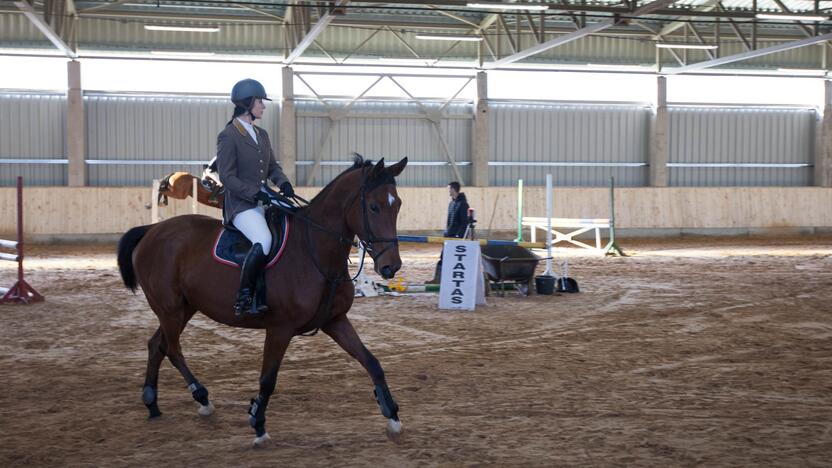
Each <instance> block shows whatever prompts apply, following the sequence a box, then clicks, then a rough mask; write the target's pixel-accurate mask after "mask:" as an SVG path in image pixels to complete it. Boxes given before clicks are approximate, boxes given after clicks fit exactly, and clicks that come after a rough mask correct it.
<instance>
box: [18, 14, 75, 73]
mask: <svg viewBox="0 0 832 468" xmlns="http://www.w3.org/2000/svg"><path fill="white" fill-rule="evenodd" d="M14 5H15V6H16V7H17V8H18V9H19V10H20V11H21V12H22V13H23V15H24V16H26V18H29V21H31V22H32V24H34V25H35V27H36V28H38V30H40V32H41V33H43V35H44V36H46V38H47V39H49V42H51V43H52V44H53V45H54V46H55V47H57V48H58V50H60V51H61V52H63V54H64V55H66V56H67V57H69V58H71V59H76V58H78V54H76V53H75V51H74V50H72V47H70V46H69V45H68V44H67V43H66V42H64V40H63V38H61V36H60V34H58V33H56V32H55V31H54V30H53V29H52V28H51V27H50V26H49V25H48V24H47V23H46V21H44V19H43V18H41V17H40V15H38V14H37V13H36V12H35V9H34V8H32V5H30V4H29V3H28V2H24V1H22V0H21V1H16V2H14Z"/></svg>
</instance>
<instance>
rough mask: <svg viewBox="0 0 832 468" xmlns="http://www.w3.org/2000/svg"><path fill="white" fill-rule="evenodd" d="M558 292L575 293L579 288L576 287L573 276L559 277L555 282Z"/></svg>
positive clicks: (576, 283)
mask: <svg viewBox="0 0 832 468" xmlns="http://www.w3.org/2000/svg"><path fill="white" fill-rule="evenodd" d="M557 288H558V292H562V293H576V292H580V291H581V290H580V289H579V288H578V282H577V281H575V278H567V277H560V278H558V282H557Z"/></svg>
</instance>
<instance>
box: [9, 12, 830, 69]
mask: <svg viewBox="0 0 832 468" xmlns="http://www.w3.org/2000/svg"><path fill="white" fill-rule="evenodd" d="M484 1H486V2H487V0H484ZM17 3H21V2H16V3H13V2H4V3H3V5H2V6H0V47H2V48H36V49H37V48H43V49H47V48H52V47H53V45H52V43H54V42H55V41H54V40H52V41H51V42H50V40H49V39H47V36H46V35H44V34H42V33H41V31H40V30H39V29H38V28H37V27H36V26H35V25H34V24H33V20H31V19H30V18H28V17H27V16H24V14H22V11H21V8H22V7H16V6H15V5H16V4H17ZM466 3H467V1H466V0H430V1H428V0H364V1H346V0H337V1H333V2H326V3H324V2H319V3H318V2H303V3H301V2H297V1H291V0H289V1H287V0H242V1H223V0H214V1H210V0H206V1H168V0H158V1H156V0H152V1H151V0H129V1H123V0H107V1H104V0H96V1H87V0H76V1H75V2H74V7H75V10H74V11H72V10H61V9H60V8H61V7H62V6H65V5H66V4H72V2H64V1H58V0H36V1H34V3H33V7H32V8H33V13H34V14H35V15H37V16H38V17H40V18H41V19H42V21H43V23H44V24H46V25H48V26H49V27H51V28H52V30H53V31H54V32H55V36H56V37H58V38H59V40H63V42H64V43H65V44H66V49H67V50H75V51H77V52H78V53H80V54H81V55H82V56H83V54H84V53H90V52H92V51H113V50H116V51H124V52H127V51H131V52H150V51H184V52H214V53H218V54H227V55H265V56H269V57H273V58H275V59H278V60H279V59H280V58H283V57H289V58H291V59H292V60H293V61H302V60H304V59H309V58H327V59H328V60H330V61H332V62H342V61H345V60H349V59H352V60H356V59H367V58H379V57H386V58H416V57H419V58H421V59H426V60H430V61H433V62H435V61H437V60H439V61H440V62H441V61H443V60H444V61H447V60H456V61H458V60H463V61H469V62H471V63H472V67H473V66H486V68H487V64H488V63H489V62H494V63H497V62H501V63H502V62H505V63H515V64H520V65H522V64H524V63H538V64H539V63H543V64H580V63H586V62H590V61H591V62H593V63H610V64H640V65H645V64H651V63H655V61H656V57H657V56H658V57H659V58H660V60H661V63H662V64H663V65H665V66H668V65H672V66H676V65H678V66H681V65H683V64H684V65H687V64H689V62H691V61H700V60H703V59H702V56H704V57H705V59H704V60H708V59H713V58H716V57H724V56H725V55H729V54H739V53H742V52H743V51H746V52H747V51H754V50H758V49H761V48H765V47H774V46H777V45H778V44H781V43H785V42H790V41H797V40H801V39H806V38H807V37H810V38H811V37H813V36H815V35H821V34H826V33H829V32H830V31H832V22H830V21H828V20H827V21H822V22H807V21H804V22H803V24H800V23H798V22H796V21H793V20H787V19H783V20H777V21H769V20H765V21H764V20H760V19H755V17H754V13H755V11H756V12H769V13H771V12H779V13H795V14H802V15H808V14H812V13H814V12H815V8H816V5H815V3H816V2H814V1H812V0H756V1H755V0H723V1H721V2H718V1H717V0H678V1H672V0H655V1H646V0H641V1H637V0H633V1H628V0H624V1H616V0H595V1H587V2H582V1H580V0H563V1H554V0H551V1H550V0H547V1H543V2H537V3H540V4H547V5H549V10H547V11H546V12H545V13H539V12H531V13H526V12H520V13H518V12H503V13H495V12H493V11H489V10H485V9H482V8H469V7H467V6H466ZM492 3H497V2H492ZM502 3H503V4H511V3H514V2H512V1H504V2H502ZM828 3H829V2H819V5H823V6H822V8H819V10H818V13H822V14H826V13H828V11H829V10H830V9H832V7H827V6H826V5H827V4H828ZM755 4H756V10H754V8H755ZM603 23H609V24H603ZM147 25H155V26H169V27H170V26H173V27H183V26H187V27H212V28H216V29H217V30H216V31H215V32H213V33H207V32H196V31H190V32H183V31H177V32H174V31H149V30H147V29H146V28H145V26H147ZM587 28H590V29H593V30H589V29H587ZM419 33H422V34H424V33H439V34H446V35H448V34H454V35H468V36H479V37H482V38H484V40H483V41H482V42H480V43H476V42H446V41H437V40H419V39H417V38H416V35H417V34H419ZM566 35H573V36H575V40H574V41H571V42H567V41H565V40H564V41H563V44H562V45H561V44H560V43H557V44H554V45H550V46H547V47H544V46H546V45H547V43H549V42H552V41H555V42H559V38H564V37H567V36H566ZM822 39H823V38H822ZM822 39H821V40H817V42H818V43H825V41H824V40H822ZM657 42H666V43H677V44H678V43H684V44H690V43H704V44H708V45H713V44H718V46H719V49H720V50H719V51H717V52H712V53H710V55H706V54H707V53H702V52H701V51H696V52H687V53H685V52H682V51H677V50H670V51H668V50H662V51H660V53H659V54H657V53H656V49H655V46H656V43H657ZM541 43H543V44H541ZM827 44H828V43H827ZM531 48H538V49H541V48H542V49H543V50H540V51H538V53H534V54H530V55H529V56H525V55H524V52H526V51H529V50H530V49H531ZM474 61H478V62H479V63H477V64H474V63H473V62H474ZM825 62H826V60H825V58H824V55H823V53H822V52H821V49H820V48H818V47H806V48H802V49H795V50H793V51H784V52H778V53H777V54H773V55H768V56H766V58H765V59H755V60H751V61H748V60H742V61H739V62H737V63H732V64H727V65H723V66H722V68H736V67H746V68H747V67H752V68H761V69H772V68H775V69H776V68H777V67H780V66H788V67H803V68H818V67H822V66H824V65H825Z"/></svg>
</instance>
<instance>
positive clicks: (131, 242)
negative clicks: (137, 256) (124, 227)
mask: <svg viewBox="0 0 832 468" xmlns="http://www.w3.org/2000/svg"><path fill="white" fill-rule="evenodd" d="M151 227H153V226H152V225H148V226H137V227H134V228H133V229H131V230H129V231H127V232H126V233H124V235H123V236H121V239H120V240H119V241H118V270H119V271H120V272H121V279H122V280H123V281H124V285H125V286H127V288H128V289H130V290H131V291H133V293H135V292H136V286H137V282H136V272H135V270H134V269H133V251H134V250H136V246H137V245H139V241H141V240H142V237H144V235H145V234H147V231H148V230H150V228H151Z"/></svg>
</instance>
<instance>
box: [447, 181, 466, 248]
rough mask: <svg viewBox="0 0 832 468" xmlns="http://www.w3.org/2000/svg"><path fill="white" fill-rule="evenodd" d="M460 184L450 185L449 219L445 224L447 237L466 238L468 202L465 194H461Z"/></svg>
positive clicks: (452, 183)
mask: <svg viewBox="0 0 832 468" xmlns="http://www.w3.org/2000/svg"><path fill="white" fill-rule="evenodd" d="M460 188H461V187H460V185H459V182H451V183H450V184H448V194H449V195H450V196H451V202H450V203H448V219H447V221H446V222H445V232H444V233H443V235H444V236H445V237H459V238H462V237H465V230H466V229H467V228H468V200H467V199H466V198H465V194H464V193H462V192H460V191H459V189H460Z"/></svg>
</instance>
